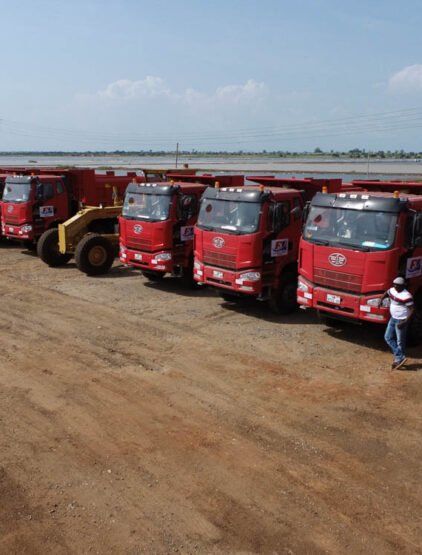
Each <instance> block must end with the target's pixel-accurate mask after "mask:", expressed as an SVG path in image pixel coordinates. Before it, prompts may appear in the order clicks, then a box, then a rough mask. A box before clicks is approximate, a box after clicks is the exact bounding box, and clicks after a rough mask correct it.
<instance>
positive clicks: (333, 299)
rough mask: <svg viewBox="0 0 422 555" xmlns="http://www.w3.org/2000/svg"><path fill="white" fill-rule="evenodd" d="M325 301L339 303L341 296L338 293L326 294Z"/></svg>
mask: <svg viewBox="0 0 422 555" xmlns="http://www.w3.org/2000/svg"><path fill="white" fill-rule="evenodd" d="M327 302H329V303H333V304H340V302H341V298H340V297H339V296H338V295H327Z"/></svg>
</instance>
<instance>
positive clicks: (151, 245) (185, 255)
mask: <svg viewBox="0 0 422 555" xmlns="http://www.w3.org/2000/svg"><path fill="white" fill-rule="evenodd" d="M167 179H168V180H169V181H167V182H162V183H131V184H130V185H129V186H128V188H127V191H126V196H125V201H124V205H123V211H122V216H121V217H120V220H119V224H120V225H119V227H120V260H121V262H123V263H124V264H126V265H130V266H134V267H136V268H139V269H140V270H141V271H142V274H143V275H144V276H145V277H147V278H148V279H150V280H159V279H162V278H163V277H164V275H165V274H167V273H169V274H172V275H173V276H178V277H182V278H183V279H184V280H185V281H186V283H187V284H193V283H194V281H193V239H194V231H193V230H194V225H195V223H196V220H197V218H198V211H199V201H200V198H201V196H202V194H203V193H204V191H205V189H206V188H207V187H208V186H210V185H211V186H212V185H214V184H215V182H216V181H217V182H219V183H221V184H224V185H227V186H233V187H237V188H241V187H242V186H243V182H244V178H243V176H242V175H190V176H189V175H179V174H177V173H174V174H168V175H167Z"/></svg>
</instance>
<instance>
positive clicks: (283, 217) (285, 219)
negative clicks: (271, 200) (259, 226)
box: [272, 204, 290, 233]
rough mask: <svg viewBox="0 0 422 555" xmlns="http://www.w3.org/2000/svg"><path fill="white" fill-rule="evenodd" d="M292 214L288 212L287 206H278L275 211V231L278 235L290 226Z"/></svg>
mask: <svg viewBox="0 0 422 555" xmlns="http://www.w3.org/2000/svg"><path fill="white" fill-rule="evenodd" d="M289 222H290V213H289V212H288V211H286V205H285V204H276V205H275V206H274V209H273V226H272V227H273V231H274V232H275V233H278V232H279V231H280V230H281V229H283V228H284V227H286V226H288V225H289Z"/></svg>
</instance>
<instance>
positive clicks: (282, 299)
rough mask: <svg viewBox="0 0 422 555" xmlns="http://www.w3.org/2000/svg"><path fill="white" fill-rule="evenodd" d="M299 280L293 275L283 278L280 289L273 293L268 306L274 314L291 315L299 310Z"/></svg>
mask: <svg viewBox="0 0 422 555" xmlns="http://www.w3.org/2000/svg"><path fill="white" fill-rule="evenodd" d="M296 290H297V278H296V276H294V275H293V274H288V275H286V276H284V277H283V276H282V277H281V285H280V287H279V289H276V290H274V291H273V292H272V294H271V297H270V298H269V299H268V306H269V308H270V310H271V312H274V314H291V313H292V312H295V311H296V310H297V307H298V304H297V297H296V295H297V293H296Z"/></svg>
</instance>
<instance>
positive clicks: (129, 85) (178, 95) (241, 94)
mask: <svg viewBox="0 0 422 555" xmlns="http://www.w3.org/2000/svg"><path fill="white" fill-rule="evenodd" d="M265 90H266V87H265V84H264V83H259V82H257V81H255V80H254V79H249V80H248V81H246V83H244V84H241V85H222V86H219V87H217V88H216V89H215V90H214V91H211V92H201V91H198V90H196V89H194V88H191V87H189V88H187V89H185V90H184V91H182V92H177V91H172V90H171V89H170V88H169V86H168V85H167V84H166V82H165V81H164V79H162V78H161V77H154V76H151V75H148V76H147V77H145V79H140V80H137V81H133V80H130V79H119V80H118V81H114V82H112V83H109V84H108V85H107V86H106V87H105V88H104V89H101V90H99V91H97V92H96V93H95V95H94V96H95V97H96V98H100V99H108V100H122V99H123V100H124V99H128V100H129V99H138V100H142V99H152V98H158V97H161V98H167V99H171V100H173V101H175V102H182V103H183V104H187V105H188V106H191V107H199V106H204V105H213V104H218V105H233V104H248V103H252V102H255V101H257V100H258V99H259V98H261V97H262V96H263V94H264V93H265Z"/></svg>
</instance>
